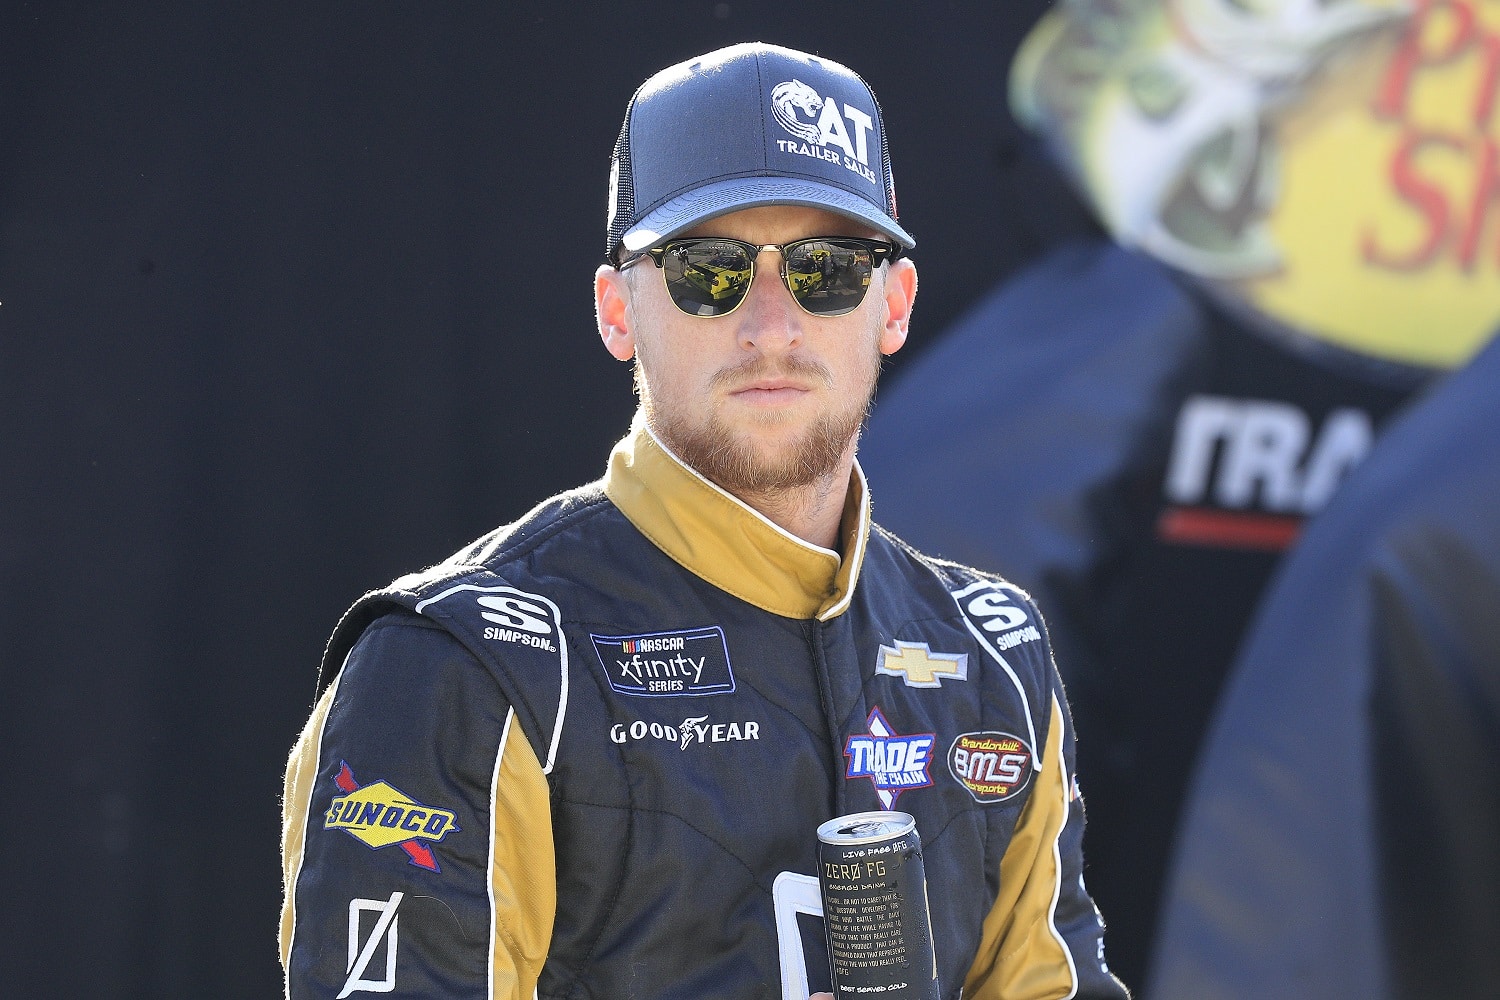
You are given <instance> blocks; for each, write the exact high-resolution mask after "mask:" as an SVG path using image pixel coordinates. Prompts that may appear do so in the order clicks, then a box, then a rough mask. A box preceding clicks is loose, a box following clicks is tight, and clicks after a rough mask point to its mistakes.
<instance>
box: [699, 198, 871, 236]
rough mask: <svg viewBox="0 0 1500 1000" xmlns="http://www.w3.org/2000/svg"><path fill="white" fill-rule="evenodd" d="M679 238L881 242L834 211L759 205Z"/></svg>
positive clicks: (863, 226)
mask: <svg viewBox="0 0 1500 1000" xmlns="http://www.w3.org/2000/svg"><path fill="white" fill-rule="evenodd" d="M681 235H683V236H728V237H731V238H733V239H737V240H745V241H747V242H749V243H756V244H765V243H786V242H789V241H791V240H798V239H803V238H805V237H808V236H867V237H871V238H873V239H884V238H885V237H883V236H881V235H880V234H879V233H877V232H875V231H874V230H873V229H871V228H870V225H869V223H865V222H859V221H857V220H855V219H851V218H849V217H848V216H846V215H841V214H839V213H838V212H830V211H828V210H827V209H823V208H812V207H810V206H806V205H761V206H757V207H755V208H744V209H741V210H739V211H738V212H728V213H726V214H724V215H720V216H716V217H714V218H712V219H709V220H707V221H705V222H700V223H698V224H697V225H696V226H693V227H692V228H691V229H689V230H687V231H686V232H684V233H682V234H681Z"/></svg>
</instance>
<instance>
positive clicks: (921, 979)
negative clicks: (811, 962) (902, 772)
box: [818, 812, 941, 1000]
mask: <svg viewBox="0 0 1500 1000" xmlns="http://www.w3.org/2000/svg"><path fill="white" fill-rule="evenodd" d="M818 885H819V887H820V888H821V889H822V892H823V926H824V928H825V930H826V932H827V935H828V955H829V960H830V963H831V964H832V966H833V989H834V996H835V997H837V998H838V1000H855V998H858V1000H869V998H871V997H879V998H881V1000H890V998H900V1000H938V998H939V995H940V993H941V987H940V986H939V985H938V975H937V956H936V954H935V953H934V951H933V947H932V918H931V915H930V913H929V911H928V907H927V877H926V875H925V873H924V872H923V869H922V842H921V838H919V837H918V836H917V821H916V820H915V819H913V818H912V817H911V816H910V815H909V814H907V813H904V812H863V813H854V814H852V815H849V816H840V817H839V818H837V819H831V820H829V821H828V822H826V823H824V824H823V825H822V826H820V827H818Z"/></svg>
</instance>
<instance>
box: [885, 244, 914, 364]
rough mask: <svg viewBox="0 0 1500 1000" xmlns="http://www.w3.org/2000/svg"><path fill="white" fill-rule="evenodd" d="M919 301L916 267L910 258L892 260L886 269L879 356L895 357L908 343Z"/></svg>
mask: <svg viewBox="0 0 1500 1000" xmlns="http://www.w3.org/2000/svg"><path fill="white" fill-rule="evenodd" d="M916 299H917V265H915V264H913V263H912V262H911V260H910V258H907V257H902V258H901V259H900V260H893V261H891V263H889V264H887V265H886V269H885V327H884V328H883V329H882V330H881V331H880V353H881V354H895V353H896V352H897V351H899V350H901V345H902V344H904V343H906V331H907V326H908V325H909V324H910V323H911V308H912V303H913V302H915V301H916Z"/></svg>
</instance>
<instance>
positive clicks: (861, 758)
mask: <svg viewBox="0 0 1500 1000" xmlns="http://www.w3.org/2000/svg"><path fill="white" fill-rule="evenodd" d="M866 721H867V727H868V729H869V732H867V733H855V734H854V735H852V736H850V737H849V738H848V739H847V740H845V742H844V756H845V757H847V758H848V759H849V765H848V768H847V769H846V770H845V772H844V777H846V778H869V779H870V781H872V782H873V783H874V785H875V794H876V795H877V796H879V798H880V801H881V802H882V803H883V804H884V805H885V808H887V809H890V808H891V807H892V806H894V805H895V803H896V799H897V798H898V797H899V796H900V795H901V793H902V792H909V791H911V790H912V789H913V788H926V787H927V786H928V785H931V784H932V771H931V770H930V769H931V766H932V745H933V742H934V741H935V740H936V739H937V736H936V735H935V734H933V733H914V734H912V735H909V736H902V735H900V734H898V733H897V732H896V731H895V730H894V729H892V728H891V724H890V723H889V722H887V721H886V720H885V716H884V715H882V714H881V712H880V708H879V707H878V706H877V707H876V708H874V709H872V710H871V711H870V717H869V719H868V720H866Z"/></svg>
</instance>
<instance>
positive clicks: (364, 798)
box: [323, 761, 459, 872]
mask: <svg viewBox="0 0 1500 1000" xmlns="http://www.w3.org/2000/svg"><path fill="white" fill-rule="evenodd" d="M333 780H334V784H336V785H338V788H339V791H341V792H343V793H344V794H343V795H335V796H334V797H333V801H332V802H331V803H330V804H329V806H328V814H327V816H325V817H324V819H323V829H325V830H343V831H344V832H345V833H347V834H348V835H349V836H351V837H353V838H354V839H355V840H357V841H359V842H360V843H361V844H364V845H365V846H366V847H368V848H370V850H372V851H378V850H380V849H381V848H382V847H390V846H391V845H392V844H396V845H399V846H400V848H401V850H402V851H403V852H405V854H406V856H407V857H408V858H410V859H411V863H412V864H414V865H416V866H417V867H418V868H426V869H427V870H428V871H434V872H435V871H441V870H442V869H441V868H440V867H439V866H438V863H437V859H436V858H435V857H434V856H433V854H432V849H431V848H429V847H428V846H427V845H426V844H425V843H422V841H430V842H433V843H436V842H437V841H439V840H442V839H443V838H444V837H446V836H448V834H450V833H456V832H457V831H458V829H459V827H458V822H457V820H458V816H457V815H456V814H455V813H454V812H453V811H452V810H451V809H437V808H434V807H432V806H427V805H423V804H422V803H420V802H418V801H417V800H416V799H414V798H412V797H411V796H409V795H407V794H405V793H404V792H402V791H401V790H400V789H399V788H396V787H395V786H393V785H390V784H387V783H386V782H384V781H375V782H371V783H370V784H368V785H361V784H360V783H359V782H358V781H356V780H355V778H354V772H353V770H351V769H350V767H349V765H348V764H347V763H345V762H344V761H339V773H338V774H337V775H336V776H335V777H334V779H333Z"/></svg>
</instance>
